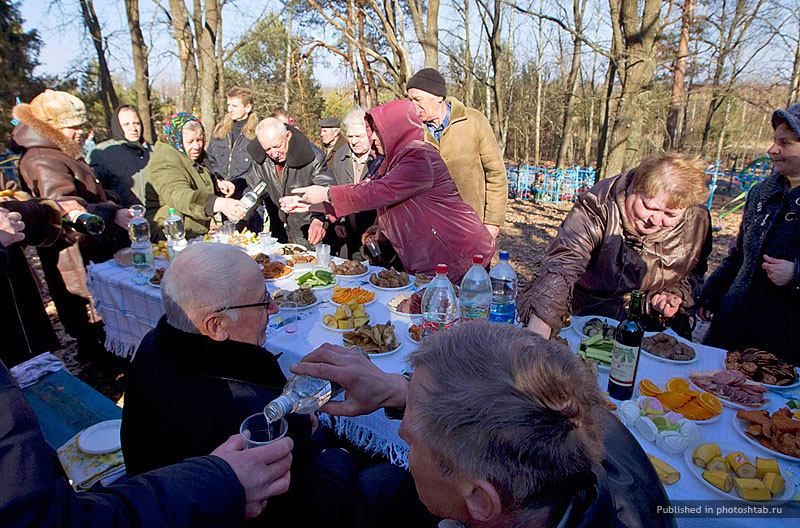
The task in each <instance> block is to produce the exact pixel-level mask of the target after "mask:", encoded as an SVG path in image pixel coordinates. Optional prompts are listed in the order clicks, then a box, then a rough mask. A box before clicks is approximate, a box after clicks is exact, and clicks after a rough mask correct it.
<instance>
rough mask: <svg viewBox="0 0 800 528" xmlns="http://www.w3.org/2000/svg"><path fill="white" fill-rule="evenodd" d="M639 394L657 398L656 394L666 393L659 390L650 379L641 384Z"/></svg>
mask: <svg viewBox="0 0 800 528" xmlns="http://www.w3.org/2000/svg"><path fill="white" fill-rule="evenodd" d="M639 392H641V393H642V395H643V396H655V395H656V394H661V393H662V392H664V391H662V390H661V389H659V388H658V385H656V384H655V383H653V382H652V381H650V380H649V379H643V380H642V381H640V382H639Z"/></svg>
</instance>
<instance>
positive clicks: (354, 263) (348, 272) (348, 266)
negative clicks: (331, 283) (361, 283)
mask: <svg viewBox="0 0 800 528" xmlns="http://www.w3.org/2000/svg"><path fill="white" fill-rule="evenodd" d="M330 270H331V273H333V274H334V275H338V276H340V277H342V278H343V279H357V278H359V277H364V276H366V275H368V274H369V265H367V264H365V263H364V262H361V261H358V260H345V261H344V262H342V263H341V264H336V263H335V262H333V261H331V265H330Z"/></svg>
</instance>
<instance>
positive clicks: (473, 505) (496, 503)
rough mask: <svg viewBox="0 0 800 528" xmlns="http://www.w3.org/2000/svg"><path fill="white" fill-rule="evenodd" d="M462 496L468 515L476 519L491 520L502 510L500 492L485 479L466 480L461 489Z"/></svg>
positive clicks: (481, 520)
mask: <svg viewBox="0 0 800 528" xmlns="http://www.w3.org/2000/svg"><path fill="white" fill-rule="evenodd" d="M463 498H464V503H465V504H466V505H467V510H469V514H470V516H471V517H472V518H473V519H475V520H476V521H479V522H487V521H491V520H492V519H495V518H497V517H499V516H500V514H501V513H502V512H503V504H502V502H501V501H500V494H499V493H497V490H496V489H495V487H494V486H493V485H492V484H491V483H489V482H486V481H485V480H470V481H468V482H467V483H466V486H465V488H464V491H463Z"/></svg>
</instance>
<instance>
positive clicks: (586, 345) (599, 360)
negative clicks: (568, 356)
mask: <svg viewBox="0 0 800 528" xmlns="http://www.w3.org/2000/svg"><path fill="white" fill-rule="evenodd" d="M613 349H614V341H613V340H612V339H609V338H606V337H603V334H602V333H599V332H598V333H595V334H594V335H592V336H591V337H585V338H583V339H581V342H580V345H578V355H579V356H581V357H582V358H583V359H584V360H587V361H588V360H591V361H594V362H595V364H596V365H597V368H598V370H601V371H603V372H608V371H610V370H611V351H612V350H613Z"/></svg>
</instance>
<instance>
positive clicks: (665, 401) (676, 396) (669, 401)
mask: <svg viewBox="0 0 800 528" xmlns="http://www.w3.org/2000/svg"><path fill="white" fill-rule="evenodd" d="M656 399H657V400H658V401H660V402H661V404H662V405H664V406H666V407H668V408H670V409H673V410H677V409H678V408H679V407H681V406H683V405H685V404H686V402H688V401H689V399H690V397H689V395H688V394H682V393H680V392H675V391H667V392H662V393H661V394H656Z"/></svg>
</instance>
